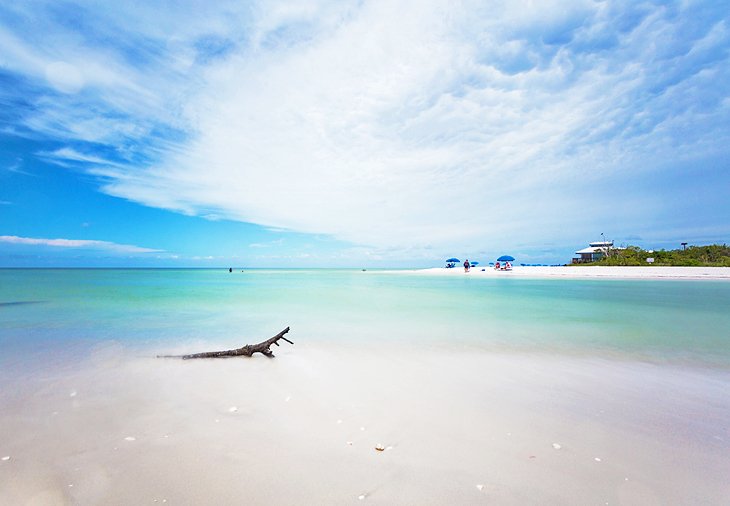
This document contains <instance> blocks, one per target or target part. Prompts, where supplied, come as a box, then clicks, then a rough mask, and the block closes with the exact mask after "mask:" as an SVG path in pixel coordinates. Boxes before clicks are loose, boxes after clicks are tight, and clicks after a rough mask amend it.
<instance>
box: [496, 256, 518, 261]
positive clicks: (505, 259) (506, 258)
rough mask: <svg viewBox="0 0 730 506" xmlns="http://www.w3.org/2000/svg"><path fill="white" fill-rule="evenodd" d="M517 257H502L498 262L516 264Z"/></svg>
mask: <svg viewBox="0 0 730 506" xmlns="http://www.w3.org/2000/svg"><path fill="white" fill-rule="evenodd" d="M514 261H515V257H511V256H509V255H502V256H501V257H499V258H498V259H497V262H514Z"/></svg>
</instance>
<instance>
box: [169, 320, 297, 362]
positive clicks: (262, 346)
mask: <svg viewBox="0 0 730 506" xmlns="http://www.w3.org/2000/svg"><path fill="white" fill-rule="evenodd" d="M287 332H289V327H287V328H285V329H284V330H282V331H281V332H279V333H278V334H276V335H275V336H274V337H272V338H270V339H267V340H266V341H263V342H261V343H258V344H247V345H246V346H242V347H240V348H236V349H235V350H226V351H206V352H204V353H193V354H191V355H157V357H158V358H163V357H164V358H170V357H174V358H182V359H183V360H187V359H189V358H219V357H240V356H244V357H250V356H251V355H253V354H254V353H262V354H264V355H266V356H267V357H269V358H273V357H274V354H273V353H272V351H271V345H272V344H275V345H276V346H279V342H278V341H279V339H283V340H284V341H286V342H287V343H289V344H294V343H293V342H292V341H290V340H289V339H287V338H286V337H284V334H286V333H287Z"/></svg>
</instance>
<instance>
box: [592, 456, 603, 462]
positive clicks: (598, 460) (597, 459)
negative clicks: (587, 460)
mask: <svg viewBox="0 0 730 506" xmlns="http://www.w3.org/2000/svg"><path fill="white" fill-rule="evenodd" d="M593 460H595V461H596V462H600V461H601V459H599V458H598V457H595V458H594V459H593Z"/></svg>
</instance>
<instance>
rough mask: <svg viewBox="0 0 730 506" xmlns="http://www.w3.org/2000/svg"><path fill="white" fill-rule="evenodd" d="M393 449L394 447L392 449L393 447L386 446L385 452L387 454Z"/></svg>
mask: <svg viewBox="0 0 730 506" xmlns="http://www.w3.org/2000/svg"><path fill="white" fill-rule="evenodd" d="M392 449H393V447H392V446H386V447H385V451H386V452H387V451H390V450H392Z"/></svg>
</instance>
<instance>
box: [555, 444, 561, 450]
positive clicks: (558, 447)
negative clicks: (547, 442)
mask: <svg viewBox="0 0 730 506" xmlns="http://www.w3.org/2000/svg"><path fill="white" fill-rule="evenodd" d="M553 448H555V449H556V450H560V449H561V448H562V446H560V445H559V444H558V443H553Z"/></svg>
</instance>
